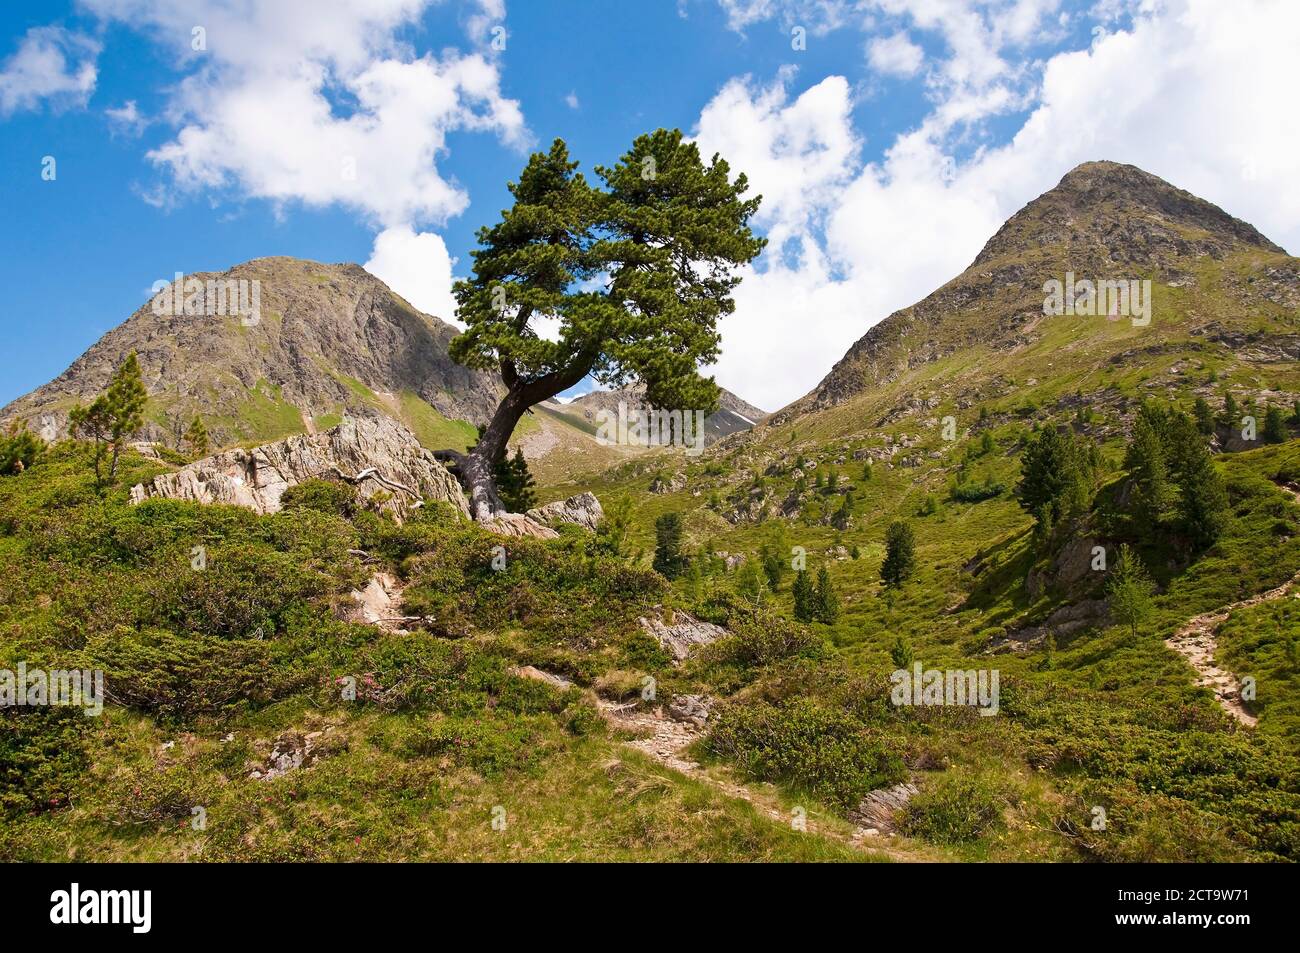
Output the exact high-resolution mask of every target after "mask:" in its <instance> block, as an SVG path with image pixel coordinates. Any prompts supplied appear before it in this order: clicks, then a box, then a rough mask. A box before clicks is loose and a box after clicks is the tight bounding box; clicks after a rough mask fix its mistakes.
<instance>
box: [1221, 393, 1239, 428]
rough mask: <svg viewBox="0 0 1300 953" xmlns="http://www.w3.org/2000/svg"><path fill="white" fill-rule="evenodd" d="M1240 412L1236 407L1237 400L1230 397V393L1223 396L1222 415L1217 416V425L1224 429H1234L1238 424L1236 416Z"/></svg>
mask: <svg viewBox="0 0 1300 953" xmlns="http://www.w3.org/2000/svg"><path fill="white" fill-rule="evenodd" d="M1240 413H1241V411H1240V410H1239V409H1238V407H1237V398H1236V397H1234V396H1232V392H1231V391H1229V392H1228V393H1226V394H1224V395H1223V413H1221V414H1220V415H1219V423H1221V424H1223V425H1224V426H1226V427H1236V426H1237V425H1238V424H1239V420H1238V416H1237V415H1238V414H1240Z"/></svg>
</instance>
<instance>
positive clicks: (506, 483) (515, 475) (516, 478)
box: [496, 447, 537, 513]
mask: <svg viewBox="0 0 1300 953" xmlns="http://www.w3.org/2000/svg"><path fill="white" fill-rule="evenodd" d="M496 480H497V492H498V493H499V494H500V495H501V502H502V504H504V506H505V507H506V509H507V510H508V511H510V512H511V513H524V512H527V511H528V510H531V509H532V508H533V507H534V506H536V505H537V494H536V493H534V492H533V475H532V474H531V473H530V472H529V471H528V461H527V460H525V459H524V451H523V448H522V447H516V448H515V455H514V457H512V458H509V459H506V460H502V461H501V462H500V463H499V464H497V468H496Z"/></svg>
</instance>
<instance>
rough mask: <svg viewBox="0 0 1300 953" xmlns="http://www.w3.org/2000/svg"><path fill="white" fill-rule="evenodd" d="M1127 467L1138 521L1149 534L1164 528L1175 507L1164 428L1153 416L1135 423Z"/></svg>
mask: <svg viewBox="0 0 1300 953" xmlns="http://www.w3.org/2000/svg"><path fill="white" fill-rule="evenodd" d="M1124 466H1125V468H1126V469H1127V470H1128V472H1129V478H1130V479H1131V480H1132V481H1133V515H1134V518H1135V519H1136V520H1137V523H1138V526H1139V527H1140V528H1141V529H1142V530H1143V531H1144V532H1148V533H1149V532H1151V531H1153V530H1155V528H1156V527H1158V526H1159V525H1160V522H1161V521H1162V520H1163V519H1164V518H1165V513H1166V511H1167V510H1168V509H1169V507H1170V506H1171V504H1172V503H1173V488H1172V487H1171V486H1170V483H1169V468H1168V464H1167V463H1166V459H1165V447H1164V442H1163V441H1162V440H1161V438H1160V426H1159V425H1158V424H1157V423H1156V422H1155V421H1154V420H1153V419H1152V416H1151V415H1148V414H1144V413H1139V414H1138V415H1137V418H1136V419H1135V420H1134V421H1133V437H1132V439H1131V440H1130V442H1129V445H1128V450H1127V451H1126V453H1125V455H1124Z"/></svg>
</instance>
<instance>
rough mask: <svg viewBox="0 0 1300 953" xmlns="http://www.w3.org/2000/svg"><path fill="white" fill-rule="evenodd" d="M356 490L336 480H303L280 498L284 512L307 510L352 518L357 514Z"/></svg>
mask: <svg viewBox="0 0 1300 953" xmlns="http://www.w3.org/2000/svg"><path fill="white" fill-rule="evenodd" d="M357 502H358V501H357V491H356V488H355V487H353V486H352V485H351V484H348V483H339V482H337V481H335V480H303V481H302V482H301V483H298V484H296V485H294V486H291V487H289V489H287V490H285V491H284V495H283V496H281V497H280V508H281V509H283V510H290V511H292V510H297V509H307V510H315V511H316V512H317V513H328V514H330V515H331V516H341V517H344V518H350V517H352V516H353V515H355V514H356V512H357V509H358V505H357Z"/></svg>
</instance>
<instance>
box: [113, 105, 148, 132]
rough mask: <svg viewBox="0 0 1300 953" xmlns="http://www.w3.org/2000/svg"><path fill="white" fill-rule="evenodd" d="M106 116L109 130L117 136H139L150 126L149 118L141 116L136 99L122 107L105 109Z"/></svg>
mask: <svg viewBox="0 0 1300 953" xmlns="http://www.w3.org/2000/svg"><path fill="white" fill-rule="evenodd" d="M104 115H105V116H107V117H108V124H109V128H110V129H112V131H113V132H114V133H115V134H116V133H121V134H122V135H127V136H139V135H140V134H141V133H143V132H144V130H145V127H146V126H148V125H149V119H148V117H146V116H143V115H141V114H140V109H139V107H137V106H136V103H135V100H134V99H128V100H127V101H126V102H125V103H123V104H122V105H121V106H117V107H115V108H110V109H105V110H104Z"/></svg>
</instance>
